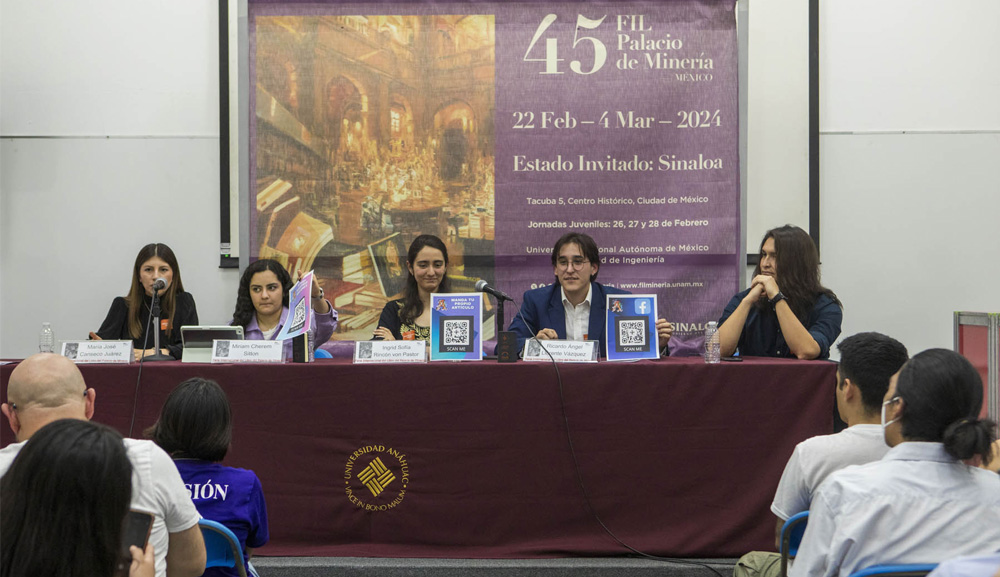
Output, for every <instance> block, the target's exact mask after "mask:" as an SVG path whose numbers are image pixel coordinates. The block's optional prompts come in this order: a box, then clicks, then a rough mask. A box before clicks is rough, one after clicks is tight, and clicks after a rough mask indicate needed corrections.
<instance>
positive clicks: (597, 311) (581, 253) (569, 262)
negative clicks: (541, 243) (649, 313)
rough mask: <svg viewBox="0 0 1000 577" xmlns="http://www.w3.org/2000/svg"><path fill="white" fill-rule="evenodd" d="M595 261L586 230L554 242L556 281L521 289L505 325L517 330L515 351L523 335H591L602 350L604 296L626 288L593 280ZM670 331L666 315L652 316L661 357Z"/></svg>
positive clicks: (597, 266) (520, 346)
mask: <svg viewBox="0 0 1000 577" xmlns="http://www.w3.org/2000/svg"><path fill="white" fill-rule="evenodd" d="M600 266H601V257H600V252H599V250H598V248H597V243H596V242H594V239H593V238H591V237H590V235H588V234H584V233H582V232H568V233H566V234H564V235H562V236H561V237H560V238H559V240H557V241H556V244H555V247H553V249H552V269H553V271H552V272H553V274H555V277H556V282H555V283H554V284H551V285H548V286H543V287H541V288H536V289H532V290H529V291H527V292H525V293H524V298H523V299H522V300H521V310H520V311H519V312H518V314H516V315H514V320H512V321H511V323H510V327H509V328H508V329H507V330H508V331H512V332H515V333H517V347H518V350H523V349H524V342H525V340H527V339H530V338H536V339H539V340H546V339H567V340H574V341H583V340H594V341H598V342H599V343H600V348H601V355H602V356H606V355H607V345H606V343H605V339H604V336H605V335H604V332H605V327H604V320H605V314H606V300H607V299H606V298H605V297H606V296H607V295H614V294H630V293H629V292H628V291H626V290H622V289H619V288H615V287H610V286H605V285H603V284H601V283H599V282H597V281H595V280H594V279H596V278H597V272H598V270H599V269H600ZM529 327H530V328H529ZM673 330H674V329H673V325H671V324H670V323H669V322H667V321H666V319H656V333H657V335H658V336H659V340H660V352H661V354H662V355H664V356H666V355H669V354H670V349H669V348H668V346H667V344H668V342H669V341H670V336H671V335H672V334H673Z"/></svg>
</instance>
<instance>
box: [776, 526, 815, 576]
mask: <svg viewBox="0 0 1000 577" xmlns="http://www.w3.org/2000/svg"><path fill="white" fill-rule="evenodd" d="M808 521H809V511H802V512H801V513H796V514H795V515H792V516H791V517H789V518H788V520H787V521H785V524H784V525H782V526H781V577H786V576H787V575H788V560H789V559H794V558H795V555H797V554H798V552H799V544H800V543H802V534H803V533H805V532H806V522H808Z"/></svg>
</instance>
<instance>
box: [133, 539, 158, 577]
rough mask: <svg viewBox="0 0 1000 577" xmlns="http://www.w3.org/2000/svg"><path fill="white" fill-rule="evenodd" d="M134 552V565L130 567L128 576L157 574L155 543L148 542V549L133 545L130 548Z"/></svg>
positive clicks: (149, 576)
mask: <svg viewBox="0 0 1000 577" xmlns="http://www.w3.org/2000/svg"><path fill="white" fill-rule="evenodd" d="M128 551H129V553H131V554H132V565H131V566H129V568H128V577H154V575H156V558H155V555H154V554H153V544H152V543H147V544H146V550H145V551H143V550H142V549H140V548H138V547H136V546H135V545H132V546H131V547H129V549H128Z"/></svg>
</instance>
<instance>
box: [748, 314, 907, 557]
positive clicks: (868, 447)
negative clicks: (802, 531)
mask: <svg viewBox="0 0 1000 577" xmlns="http://www.w3.org/2000/svg"><path fill="white" fill-rule="evenodd" d="M837 350H839V351H840V366H839V367H838V368H837V384H836V390H835V394H836V397H837V413H838V414H839V415H840V418H841V419H843V420H844V422H846V423H847V425H848V427H847V429H844V430H843V431H841V432H839V433H836V434H833V435H819V436H816V437H812V438H809V439H806V440H805V441H802V442H801V443H799V444H798V445H796V446H795V450H794V451H793V452H792V456H791V457H790V458H789V459H788V463H787V464H786V465H785V470H784V472H783V473H782V474H781V481H779V482H778V489H777V491H775V494H774V501H772V502H771V512H772V513H774V515H775V516H776V517H777V524H776V526H775V532H774V534H775V547H776V548H777V549H778V550H780V549H781V543H780V538H781V528H782V526H784V524H785V521H787V520H788V519H789V518H790V517H791V516H792V515H796V514H798V513H800V512H802V511H807V510H808V509H809V505H810V503H812V499H813V495H814V494H815V493H816V490H817V489H818V488H819V486H820V484H821V483H822V482H823V481H824V480H825V479H826V478H827V477H828V476H829V475H830V474H831V473H833V472H834V471H838V470H840V469H843V468H845V467H847V466H849V465H862V464H865V463H871V462H872V461H877V460H879V459H881V458H882V457H883V456H884V455H885V454H886V452H888V451H889V445H886V444H885V439H884V438H883V434H882V427H881V425H880V424H879V423H880V421H879V419H880V411H881V409H882V400H883V399H884V398H885V392H886V391H887V390H888V389H889V379H891V378H892V376H893V375H894V374H895V373H896V372H898V371H899V369H900V368H901V367H902V366H903V364H904V363H905V362H906V360H907V359H908V356H907V352H906V347H905V346H903V343H901V342H899V341H897V340H896V339H894V338H892V337H888V336H886V335H883V334H880V333H858V334H856V335H852V336H850V337H847V338H846V339H844V340H843V341H841V342H840V343H839V344H838V345H837ZM780 573H781V555H780V554H778V553H775V552H771V551H752V552H750V553H747V554H746V555H744V556H743V557H741V558H740V560H739V561H738V562H737V563H736V567H735V568H734V570H733V577H749V576H751V575H756V576H768V575H773V576H777V575H779V574H780Z"/></svg>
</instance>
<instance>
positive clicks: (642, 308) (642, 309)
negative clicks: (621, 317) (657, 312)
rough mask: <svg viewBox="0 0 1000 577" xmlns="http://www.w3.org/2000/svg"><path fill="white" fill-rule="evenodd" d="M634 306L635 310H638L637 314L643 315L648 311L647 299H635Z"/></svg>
mask: <svg viewBox="0 0 1000 577" xmlns="http://www.w3.org/2000/svg"><path fill="white" fill-rule="evenodd" d="M635 308H636V310H637V311H639V314H641V315H644V314H646V313H647V312H648V311H649V301H648V300H646V299H642V300H640V301H637V302H636V303H635Z"/></svg>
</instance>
